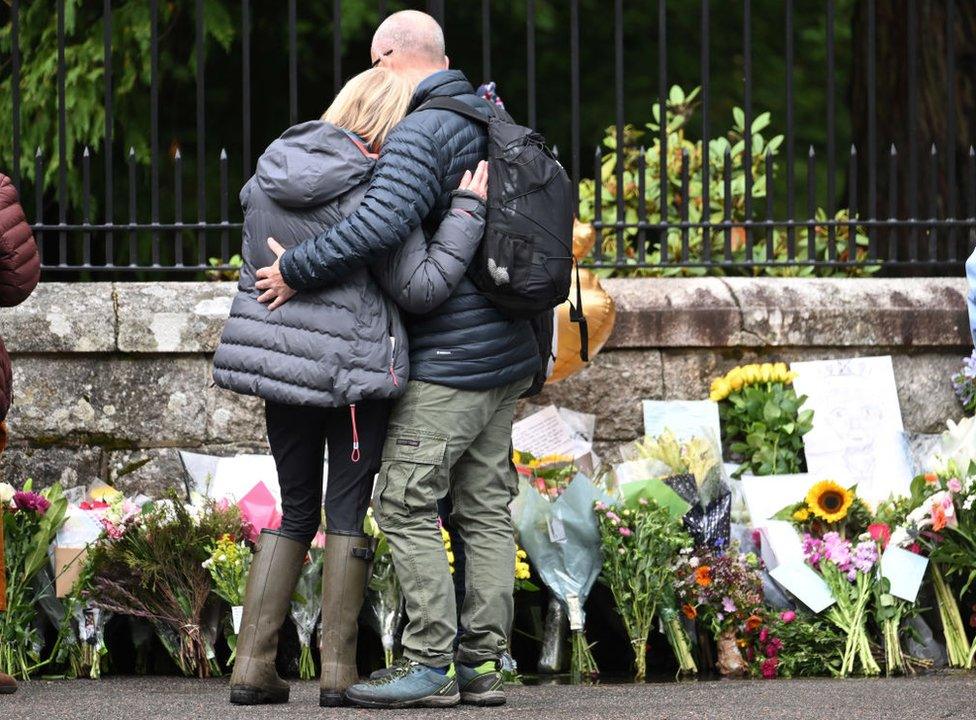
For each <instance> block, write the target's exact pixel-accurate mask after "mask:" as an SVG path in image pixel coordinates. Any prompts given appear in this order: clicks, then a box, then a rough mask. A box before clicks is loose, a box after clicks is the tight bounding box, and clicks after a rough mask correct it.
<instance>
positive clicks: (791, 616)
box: [779, 610, 796, 623]
mask: <svg viewBox="0 0 976 720" xmlns="http://www.w3.org/2000/svg"><path fill="white" fill-rule="evenodd" d="M779 619H780V620H782V621H783V622H785V623H791V622H793V621H794V620H796V613H795V612H793V611H792V610H784V611H783V612H781V613H780V615H779Z"/></svg>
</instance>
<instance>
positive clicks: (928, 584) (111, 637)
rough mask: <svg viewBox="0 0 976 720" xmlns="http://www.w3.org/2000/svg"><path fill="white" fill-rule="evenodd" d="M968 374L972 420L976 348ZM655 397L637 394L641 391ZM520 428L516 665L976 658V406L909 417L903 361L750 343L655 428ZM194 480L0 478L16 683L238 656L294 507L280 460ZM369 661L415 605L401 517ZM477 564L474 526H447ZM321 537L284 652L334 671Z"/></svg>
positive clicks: (754, 672)
mask: <svg viewBox="0 0 976 720" xmlns="http://www.w3.org/2000/svg"><path fill="white" fill-rule="evenodd" d="M973 367H976V359H969V360H967V361H966V362H965V364H964V365H963V367H962V369H961V370H960V372H959V373H958V374H957V375H956V376H954V377H952V378H947V379H946V382H951V383H953V385H954V386H955V388H956V389H957V392H958V394H959V398H960V402H961V407H960V415H963V414H964V412H971V411H972V410H973V407H974V401H973V394H974V393H973V389H972V385H973V383H974V380H973V377H972V376H973V372H972V368H973ZM635 402H637V400H636V399H635ZM535 410H536V411H535V412H530V413H529V414H528V415H527V416H526V417H525V418H524V419H523V420H521V421H519V422H518V423H516V425H515V428H514V430H513V446H514V448H515V455H514V457H513V461H514V464H515V466H516V469H517V472H518V474H519V483H520V492H519V494H518V495H517V496H516V498H515V500H514V501H513V503H512V514H513V526H514V528H515V530H516V534H517V541H518V545H517V551H516V554H515V555H514V556H513V558H512V571H513V585H514V592H515V594H516V622H515V626H514V628H513V633H512V638H511V647H510V653H509V654H507V655H506V656H505V658H503V664H504V667H505V669H506V670H507V671H508V672H509V677H510V678H511V679H513V680H515V679H517V678H518V677H519V673H520V672H521V673H535V672H557V673H558V672H565V673H568V674H569V675H571V677H573V678H575V679H577V680H580V681H593V680H594V679H596V678H599V677H601V676H603V677H619V676H620V675H621V673H624V674H626V675H627V676H629V677H631V678H633V679H634V680H637V681H643V680H645V679H647V678H651V677H656V678H661V677H666V676H674V677H696V676H700V677H707V676H715V675H721V676H725V677H754V678H765V679H774V678H782V677H797V676H813V675H822V676H836V677H848V676H878V675H910V674H914V673H918V672H928V671H931V670H935V669H939V668H945V667H951V668H960V669H967V670H968V669H971V668H972V667H973V663H974V657H976V639H974V635H976V632H974V629H976V508H974V505H976V422H974V420H973V419H972V418H970V417H964V418H963V419H962V420H960V421H959V422H958V423H957V422H954V421H953V420H952V419H947V427H946V430H945V432H944V433H942V434H941V435H933V436H910V435H909V434H908V433H906V432H905V431H904V428H903V426H902V421H901V413H900V409H899V406H898V401H897V394H896V392H895V384H894V374H893V372H892V368H891V360H890V358H854V359H846V360H829V361H814V362H803V363H794V364H792V365H786V364H785V363H775V364H771V363H765V364H753V365H746V366H743V367H739V368H735V369H733V370H731V371H730V372H728V373H726V374H724V375H722V376H720V377H716V378H715V380H714V382H713V384H712V386H711V388H710V392H709V397H708V398H707V399H697V400H687V401H680V402H679V401H675V402H670V401H645V403H644V407H643V410H644V417H645V430H646V433H647V434H646V435H645V436H644V437H642V438H640V439H639V440H637V441H635V442H632V443H628V444H626V445H624V446H622V447H620V448H617V449H616V452H617V453H618V454H619V458H617V457H615V458H614V460H613V461H610V460H608V459H605V458H601V457H599V456H598V454H597V453H596V452H595V450H594V446H593V436H594V422H595V421H594V418H593V416H592V415H587V414H585V413H580V412H575V411H572V410H569V409H565V408H556V407H545V408H538V409H535ZM183 462H184V467H185V477H184V478H183V484H184V488H183V489H182V490H181V491H179V492H176V491H173V492H171V493H170V494H169V495H167V496H165V497H161V498H148V497H145V496H136V497H127V496H125V495H124V494H123V493H121V492H120V491H119V490H117V489H115V488H113V487H110V486H107V485H104V484H96V485H93V486H90V487H80V488H70V489H64V488H61V487H59V486H57V485H55V486H52V487H47V488H43V489H39V488H36V487H34V485H33V483H31V482H30V481H29V480H25V481H24V482H22V483H0V512H2V520H3V540H4V543H3V548H4V550H3V552H4V560H5V567H6V587H5V595H4V599H5V604H4V605H3V606H4V607H5V609H4V610H3V611H0V671H3V672H7V673H10V674H12V675H14V676H15V677H17V678H31V677H41V676H44V677H90V678H98V677H100V676H101V675H103V674H105V673H132V672H136V673H157V672H164V673H166V672H168V673H172V672H178V673H182V674H184V675H187V676H193V677H211V676H215V675H221V674H225V673H227V672H228V671H229V670H230V668H231V667H232V665H233V662H234V648H235V645H236V637H237V633H238V631H239V623H240V606H241V605H242V604H243V596H244V588H245V585H246V579H247V572H248V568H249V565H250V562H251V559H252V553H253V547H254V546H253V543H254V541H255V539H256V537H257V535H258V533H259V532H260V531H261V530H262V529H263V528H275V527H277V524H278V523H280V520H281V515H280V500H279V499H278V490H277V481H276V478H275V475H274V465H273V463H272V462H271V461H270V459H269V458H266V457H263V456H237V457H232V458H210V457H206V456H200V455H193V454H190V453H184V454H183ZM364 531H365V532H366V533H367V534H368V535H370V536H372V537H373V538H374V539H375V549H376V557H375V560H374V563H373V571H372V578H371V580H370V582H369V587H368V592H367V601H366V606H365V607H364V608H363V613H362V616H361V622H362V623H363V624H364V625H367V626H369V627H371V628H372V629H373V631H374V632H373V633H365V632H364V633H362V637H363V640H362V642H363V643H365V647H364V648H362V649H363V652H362V653H361V657H363V658H366V659H367V661H368V662H370V663H372V664H373V665H374V666H375V667H372V668H366V667H363V668H361V669H362V670H364V671H366V670H367V669H376V667H379V666H382V665H389V664H391V663H392V662H393V661H394V660H395V659H396V657H397V655H398V653H399V645H398V637H399V634H400V631H401V630H402V627H403V624H404V622H405V618H404V610H403V606H402V599H401V595H400V587H399V583H398V582H397V577H396V572H395V570H394V567H393V565H392V562H391V561H390V557H389V550H388V548H387V545H386V542H385V539H384V538H383V535H382V532H381V531H380V530H379V528H378V527H377V526H376V524H375V522H374V521H373V520H372V517H371V516H370V517H368V518H367V521H366V527H365V528H364ZM442 536H443V540H444V547H445V553H447V555H448V558H449V561H450V565H451V568H452V572H453V573H454V576H455V578H456V580H458V582H463V576H464V543H463V538H462V537H459V536H458V535H457V533H456V532H455V531H453V530H452V529H451V528H450V526H449V525H447V524H445V525H444V526H443V527H442ZM323 542H324V535H322V534H320V535H319V536H318V537H317V538H316V541H315V542H313V544H312V548H311V549H310V550H309V556H308V558H307V562H306V566H305V569H304V570H303V572H302V577H301V580H300V582H299V586H298V589H297V591H296V594H295V596H294V598H293V601H292V609H291V613H290V618H289V619H288V621H286V634H289V633H290V637H292V641H291V642H287V641H285V642H283V643H282V652H281V655H280V656H279V662H280V663H281V664H283V669H284V670H285V671H286V672H289V671H290V672H291V674H293V675H295V676H299V677H302V678H312V677H314V676H315V674H316V671H317V658H318V653H317V647H316V645H317V633H318V621H319V617H318V615H319V601H318V598H319V594H320V592H321V583H322V577H321V568H322V547H323V545H322V543H323Z"/></svg>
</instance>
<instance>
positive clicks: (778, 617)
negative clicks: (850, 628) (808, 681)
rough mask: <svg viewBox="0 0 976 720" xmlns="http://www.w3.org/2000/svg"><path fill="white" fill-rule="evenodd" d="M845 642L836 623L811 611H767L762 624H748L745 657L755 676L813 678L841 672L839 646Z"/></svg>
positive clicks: (767, 677) (770, 678)
mask: <svg viewBox="0 0 976 720" xmlns="http://www.w3.org/2000/svg"><path fill="white" fill-rule="evenodd" d="M845 642H846V638H845V636H844V634H843V632H842V631H841V630H840V629H838V627H837V626H836V625H834V624H833V623H832V622H830V621H829V620H827V619H826V618H821V617H820V616H818V615H813V614H811V613H804V614H802V615H801V614H798V613H797V612H796V611H794V610H783V611H782V612H780V613H779V614H769V613H766V614H765V617H764V621H763V622H762V623H760V624H755V623H752V624H747V626H746V648H745V652H746V660H748V662H749V665H750V669H751V672H752V674H753V675H755V676H757V677H762V678H764V679H766V680H772V679H773V678H777V677H784V678H791V677H814V676H822V675H838V674H840V659H839V658H837V648H838V647H839V646H841V645H843V644H844V643H845Z"/></svg>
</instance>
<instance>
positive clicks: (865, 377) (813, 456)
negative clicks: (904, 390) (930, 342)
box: [790, 356, 912, 504]
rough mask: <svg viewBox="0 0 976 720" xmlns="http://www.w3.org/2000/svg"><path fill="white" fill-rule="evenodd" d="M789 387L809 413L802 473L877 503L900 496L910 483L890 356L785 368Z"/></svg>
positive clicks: (813, 363) (849, 359) (906, 490)
mask: <svg viewBox="0 0 976 720" xmlns="http://www.w3.org/2000/svg"><path fill="white" fill-rule="evenodd" d="M790 369H791V370H793V371H794V372H796V373H797V377H796V380H794V381H793V386H794V388H795V389H796V392H797V394H798V395H806V396H807V401H806V403H805V404H804V406H803V409H808V410H813V429H812V430H811V431H810V432H808V433H807V434H806V435H805V436H804V438H803V442H804V451H805V454H806V459H807V471H808V472H809V473H810V474H811V475H814V476H817V477H819V478H820V479H824V478H831V479H834V480H837V481H838V482H840V483H841V484H843V485H846V486H851V485H857V492H858V495H859V496H860V497H861V498H863V499H864V500H866V501H867V502H868V503H870V504H877V503H879V502H881V501H882V500H886V499H888V497H890V496H891V495H896V496H898V495H904V494H906V493H907V492H908V489H909V487H910V485H911V480H912V470H911V462H910V459H909V456H908V447H907V444H906V442H905V437H904V426H903V424H902V418H901V407H900V406H899V404H898V391H897V388H896V386H895V374H894V368H893V366H892V364H891V357H890V356H884V357H866V358H847V359H843V360H815V361H811V362H797V363H792V364H791V365H790Z"/></svg>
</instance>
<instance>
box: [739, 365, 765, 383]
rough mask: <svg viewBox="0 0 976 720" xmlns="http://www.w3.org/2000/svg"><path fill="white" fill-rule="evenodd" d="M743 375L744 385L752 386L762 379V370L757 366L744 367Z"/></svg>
mask: <svg viewBox="0 0 976 720" xmlns="http://www.w3.org/2000/svg"><path fill="white" fill-rule="evenodd" d="M743 375H744V376H745V384H746V385H752V384H753V383H757V382H759V381H760V380H761V379H762V368H761V367H760V366H759V365H746V367H745V370H744V371H743Z"/></svg>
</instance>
